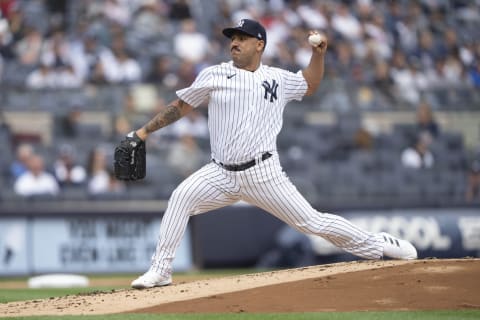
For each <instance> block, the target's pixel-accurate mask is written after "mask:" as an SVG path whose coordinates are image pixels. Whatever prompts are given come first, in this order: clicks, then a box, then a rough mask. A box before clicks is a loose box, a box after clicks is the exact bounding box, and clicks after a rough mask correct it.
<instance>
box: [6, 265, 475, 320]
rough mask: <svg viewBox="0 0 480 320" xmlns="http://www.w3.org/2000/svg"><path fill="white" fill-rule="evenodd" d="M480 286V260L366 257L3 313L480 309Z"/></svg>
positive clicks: (18, 306)
mask: <svg viewBox="0 0 480 320" xmlns="http://www.w3.org/2000/svg"><path fill="white" fill-rule="evenodd" d="M174 280H175V279H174ZM478 288H480V259H455V260H416V261H393V260H392V261H361V262H350V263H338V264H329V265H319V266H313V267H308V268H299V269H288V270H280V271H273V272H262V273H255V274H249V275H241V276H234V277H225V278H216V279H207V280H199V281H193V282H187V283H174V284H173V285H171V286H167V287H161V288H152V289H147V290H133V289H132V290H130V289H128V290H127V289H125V290H115V291H112V292H94V293H90V294H84V295H74V296H67V297H60V298H50V299H42V300H32V301H22V302H11V303H5V304H0V314H1V315H2V316H30V315H86V314H114V313H210V312H215V313H233V312H235V313H236V312H252V313H263V312H269V313H271V312H321V311H362V310H427V309H432V310H433V309H466V308H474V309H480V295H479V294H478Z"/></svg>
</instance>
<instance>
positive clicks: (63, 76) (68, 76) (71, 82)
mask: <svg viewBox="0 0 480 320" xmlns="http://www.w3.org/2000/svg"><path fill="white" fill-rule="evenodd" d="M82 84H83V81H82V79H81V78H80V77H79V76H78V74H76V73H75V69H74V68H73V66H72V65H70V64H65V65H60V66H58V67H57V68H56V69H55V87H56V88H60V89H61V88H65V89H73V88H79V87H81V86H82Z"/></svg>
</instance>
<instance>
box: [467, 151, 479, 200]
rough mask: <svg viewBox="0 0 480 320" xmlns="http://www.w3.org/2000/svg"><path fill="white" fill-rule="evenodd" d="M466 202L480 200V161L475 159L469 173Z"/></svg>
mask: <svg viewBox="0 0 480 320" xmlns="http://www.w3.org/2000/svg"><path fill="white" fill-rule="evenodd" d="M465 200H466V201H467V202H473V201H475V200H480V159H475V160H474V161H473V162H472V164H471V166H470V169H469V171H468V176H467V190H466V193H465Z"/></svg>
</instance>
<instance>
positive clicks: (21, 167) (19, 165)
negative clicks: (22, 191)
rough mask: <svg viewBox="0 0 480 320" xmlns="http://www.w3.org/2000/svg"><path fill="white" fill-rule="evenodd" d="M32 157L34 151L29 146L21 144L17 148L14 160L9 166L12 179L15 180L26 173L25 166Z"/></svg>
mask: <svg viewBox="0 0 480 320" xmlns="http://www.w3.org/2000/svg"><path fill="white" fill-rule="evenodd" d="M33 155H34V150H33V147H32V145H31V144H28V143H22V144H20V145H19V146H18V147H17V150H16V152H15V160H14V161H13V162H12V164H11V165H10V175H11V176H12V178H14V179H17V178H18V177H20V176H21V175H22V174H24V173H25V172H27V171H28V168H27V164H28V161H29V159H30V157H32V156H33Z"/></svg>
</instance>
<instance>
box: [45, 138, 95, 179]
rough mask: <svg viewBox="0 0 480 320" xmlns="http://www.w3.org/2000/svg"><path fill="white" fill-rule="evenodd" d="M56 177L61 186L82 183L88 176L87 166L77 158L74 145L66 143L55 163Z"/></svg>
mask: <svg viewBox="0 0 480 320" xmlns="http://www.w3.org/2000/svg"><path fill="white" fill-rule="evenodd" d="M53 169H54V173H55V178H56V179H57V181H58V182H59V183H60V185H61V186H64V185H82V184H83V183H84V182H85V181H86V178H87V172H86V171H85V168H84V167H83V166H81V165H79V164H78V163H76V159H75V150H74V149H73V146H72V145H69V144H64V145H62V146H60V150H59V153H58V156H57V159H56V160H55V162H54V164H53Z"/></svg>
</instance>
